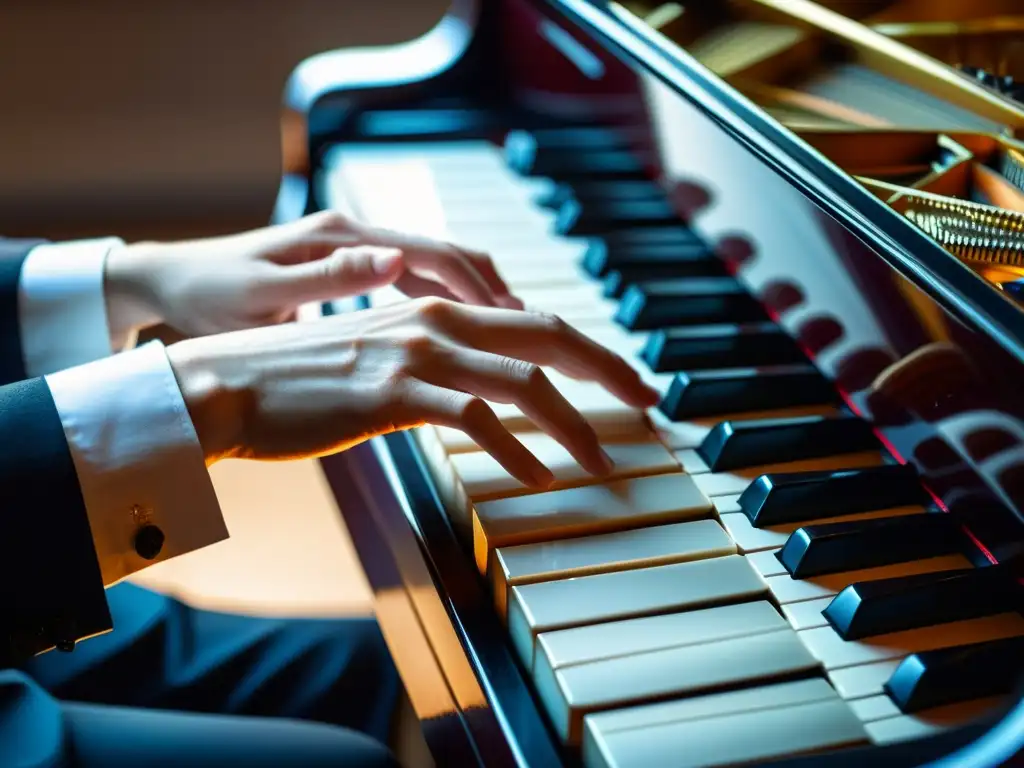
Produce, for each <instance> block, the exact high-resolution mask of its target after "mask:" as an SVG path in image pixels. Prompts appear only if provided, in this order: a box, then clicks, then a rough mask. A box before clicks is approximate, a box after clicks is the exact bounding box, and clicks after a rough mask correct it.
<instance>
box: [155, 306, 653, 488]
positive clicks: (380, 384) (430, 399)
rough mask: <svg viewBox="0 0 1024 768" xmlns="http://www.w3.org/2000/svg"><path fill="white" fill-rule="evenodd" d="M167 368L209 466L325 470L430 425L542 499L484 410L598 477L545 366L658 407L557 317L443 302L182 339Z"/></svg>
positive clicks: (535, 465) (528, 470)
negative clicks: (530, 430) (317, 464)
mask: <svg viewBox="0 0 1024 768" xmlns="http://www.w3.org/2000/svg"><path fill="white" fill-rule="evenodd" d="M168 355H169V357H170V360H171V364H172V366H173V368H174V371H175V375H176V376H177V378H178V382H179V384H180V385H181V389H182V393H183V394H184V396H185V402H186V403H187V405H188V408H189V412H190V414H191V416H192V420H193V423H194V424H195V427H196V431H197V433H198V435H199V440H200V443H201V444H202V446H203V450H204V452H205V454H206V457H207V461H208V462H210V463H212V462H213V461H216V460H218V459H221V458H252V459H269V460H274V459H289V458H303V457H312V456H321V455H324V454H329V453H333V452H336V451H341V450H345V449H346V448H349V447H351V446H353V445H356V444H358V443H360V442H362V441H364V440H366V439H368V438H370V437H373V436H375V435H380V434H384V433H387V432H392V431H395V430H401V429H408V428H410V427H416V426H420V425H423V424H426V423H430V424H437V425H442V426H450V427H455V428H457V429H461V430H463V431H464V432H466V433H467V434H469V435H470V436H471V437H472V438H473V439H474V440H475V441H476V442H477V444H479V445H480V447H481V448H483V449H484V450H486V451H488V452H489V453H491V454H492V455H493V456H494V457H495V458H496V459H497V460H498V461H499V462H500V463H501V464H502V465H503V466H504V467H505V469H506V470H507V471H508V472H509V473H510V474H512V475H513V476H514V477H516V478H517V479H519V480H520V481H521V482H523V483H525V484H527V485H530V486H533V487H537V488H545V487H548V486H549V485H550V484H551V483H552V482H553V480H554V478H553V476H552V474H551V472H550V471H549V470H548V469H547V468H546V467H544V466H543V465H542V464H541V463H540V462H539V461H538V460H537V459H536V458H535V457H534V456H532V455H531V454H530V453H529V452H528V451H527V450H526V449H525V448H524V447H523V445H522V443H520V442H519V441H518V440H516V439H515V438H514V437H513V436H512V435H511V434H510V433H509V432H508V431H507V430H506V429H505V427H504V426H502V424H501V422H500V421H499V420H498V418H497V416H496V415H495V414H494V412H493V411H492V410H491V408H490V407H489V406H488V405H487V403H486V402H485V400H490V401H492V402H505V403H515V404H516V405H517V406H518V407H519V409H520V410H522V411H523V413H524V414H526V415H527V416H528V417H529V418H530V419H531V420H533V421H534V422H535V423H536V424H537V426H538V427H540V428H541V429H543V430H545V431H546V432H548V433H549V434H551V435H552V436H553V437H554V438H555V439H557V440H558V441H559V442H561V443H562V444H563V445H564V446H565V447H566V448H567V449H568V450H569V451H570V453H572V455H573V456H574V457H575V458H576V459H577V460H578V461H579V462H580V464H581V465H582V466H583V467H584V468H586V469H587V470H588V471H590V472H593V473H594V474H597V475H603V474H605V473H607V472H608V471H610V469H611V462H610V460H609V459H608V457H607V455H606V454H605V453H604V451H603V450H602V449H601V447H600V445H599V444H598V440H597V436H596V434H595V432H594V430H593V429H592V428H591V427H590V425H589V424H587V422H586V421H585V420H584V419H583V417H582V416H581V415H580V414H579V412H578V411H577V410H576V409H575V408H574V407H573V406H572V405H571V404H570V403H569V402H567V401H566V399H565V398H564V397H563V396H562V395H561V394H559V392H558V391H557V390H556V389H555V387H554V386H553V385H552V384H551V383H550V381H549V380H548V379H547V377H546V376H545V375H544V373H543V371H542V370H541V368H540V366H550V367H553V368H555V369H557V370H558V371H560V372H562V373H565V374H566V375H569V376H572V377H574V378H580V379H588V380H592V381H597V382H599V383H601V384H602V385H604V386H605V387H606V388H607V389H608V390H609V391H611V392H612V393H613V394H615V395H617V396H618V397H619V398H621V399H622V400H624V401H625V402H627V403H629V404H631V405H635V406H637V407H646V406H651V405H654V404H655V403H656V402H657V401H658V393H657V391H655V390H654V389H652V388H650V387H649V386H647V385H646V384H645V383H643V382H642V381H641V379H640V377H639V376H638V374H637V373H636V372H635V371H634V370H633V368H632V367H631V366H630V365H629V364H628V363H626V362H625V361H624V360H623V359H622V358H620V357H619V356H618V355H615V354H613V353H612V352H610V351H608V350H607V349H604V348H603V347H601V346H599V345H597V344H595V343H594V342H592V341H590V340H589V339H587V338H586V337H585V336H583V335H582V334H580V333H579V332H577V331H575V330H574V329H572V328H571V327H569V326H567V325H566V324H565V323H563V322H561V321H560V320H558V319H557V318H555V317H551V316H547V315H541V314H536V313H530V312H524V311H519V310H512V309H500V308H495V307H479V306H471V305H466V304H459V303H456V302H452V301H448V300H445V299H438V298H426V299H415V300H410V301H407V302H404V303H400V304H395V305H391V306H386V307H381V308H375V309H368V310H364V311H361V312H354V313H350V314H346V315H340V316H335V317H330V318H326V319H324V320H321V321H318V322H311V323H290V324H287V325H278V326H271V327H266V328H256V329H252V330H245V331H238V332H234V333H227V334H220V335H216V336H207V337H202V338H196V339H189V340H187V341H184V342H181V343H178V344H175V345H172V346H171V347H169V349H168Z"/></svg>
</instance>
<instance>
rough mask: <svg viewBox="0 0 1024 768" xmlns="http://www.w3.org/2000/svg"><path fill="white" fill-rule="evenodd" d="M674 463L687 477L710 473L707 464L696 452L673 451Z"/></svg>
mask: <svg viewBox="0 0 1024 768" xmlns="http://www.w3.org/2000/svg"><path fill="white" fill-rule="evenodd" d="M674 453H675V455H676V461H678V462H679V464H680V466H681V467H682V468H683V471H684V472H686V474H688V475H701V474H704V473H706V472H710V471H711V470H710V469H708V465H707V463H706V462H705V461H704V459H702V458H701V456H700V454H699V453H697V452H696V451H675V452H674Z"/></svg>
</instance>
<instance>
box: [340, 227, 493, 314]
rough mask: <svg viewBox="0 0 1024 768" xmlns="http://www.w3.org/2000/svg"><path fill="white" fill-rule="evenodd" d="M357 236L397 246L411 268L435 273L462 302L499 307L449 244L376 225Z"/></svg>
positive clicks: (471, 266) (467, 260) (466, 259)
mask: <svg viewBox="0 0 1024 768" xmlns="http://www.w3.org/2000/svg"><path fill="white" fill-rule="evenodd" d="M358 235H359V237H360V240H361V241H362V242H365V243H367V244H370V245H378V246H383V247H387V248H398V249H399V250H401V251H402V252H403V253H404V254H405V258H406V264H407V265H408V266H409V267H411V268H412V269H415V270H416V271H417V272H420V273H422V272H429V273H431V274H433V275H434V276H436V277H437V278H439V281H440V282H442V283H443V284H444V285H445V286H447V287H448V289H449V290H450V291H451V292H452V293H454V294H455V295H456V296H458V297H459V298H460V299H462V300H463V301H465V302H467V303H469V304H478V305H480V306H484V307H493V306H497V304H498V301H497V299H496V297H495V296H494V293H493V292H492V291H491V288H490V286H489V285H488V284H487V281H486V280H484V278H483V276H482V275H481V274H480V272H478V271H477V269H476V267H475V266H474V264H473V262H472V261H471V260H470V258H469V257H468V256H467V255H466V254H465V253H463V252H462V251H461V250H460V249H458V248H456V247H454V246H452V245H450V244H449V243H444V242H440V241H437V240H431V239H429V238H425V237H419V236H417V235H409V234H405V233H402V232H393V231H391V230H387V229H377V228H374V227H360V228H359V230H358Z"/></svg>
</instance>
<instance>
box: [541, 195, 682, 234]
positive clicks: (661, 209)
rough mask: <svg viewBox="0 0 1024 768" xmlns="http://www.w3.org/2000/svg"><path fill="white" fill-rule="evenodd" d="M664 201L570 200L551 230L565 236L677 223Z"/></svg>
mask: <svg viewBox="0 0 1024 768" xmlns="http://www.w3.org/2000/svg"><path fill="white" fill-rule="evenodd" d="M680 223H681V222H680V219H679V215H678V214H677V213H676V212H675V211H674V210H672V206H670V205H669V204H668V202H667V201H665V200H594V201H590V202H581V201H580V200H569V201H568V202H566V203H565V204H564V205H563V206H562V207H561V208H560V209H559V210H558V212H557V214H556V216H555V223H554V231H555V232H556V233H557V234H560V235H565V236H576V237H581V236H582V237H585V236H587V235H601V234H604V233H606V232H613V231H615V230H619V229H630V228H635V227H645V226H654V227H660V226H672V225H678V224H680Z"/></svg>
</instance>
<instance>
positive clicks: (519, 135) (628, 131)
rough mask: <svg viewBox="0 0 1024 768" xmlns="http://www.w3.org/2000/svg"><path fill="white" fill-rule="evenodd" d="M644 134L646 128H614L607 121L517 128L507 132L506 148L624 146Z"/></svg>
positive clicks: (529, 150)
mask: <svg viewBox="0 0 1024 768" xmlns="http://www.w3.org/2000/svg"><path fill="white" fill-rule="evenodd" d="M640 138H643V129H642V128H639V127H636V126H632V127H621V128H614V127H610V126H603V125H576V126H566V127H562V128H534V129H533V130H522V129H516V130H512V131H509V132H508V133H507V134H506V135H505V151H506V152H512V153H513V154H517V153H528V154H543V153H546V152H564V151H576V152H583V151H588V150H589V151H593V150H599V151H600V150H623V149H628V147H629V144H630V143H631V142H633V141H635V140H637V139H640Z"/></svg>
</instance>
